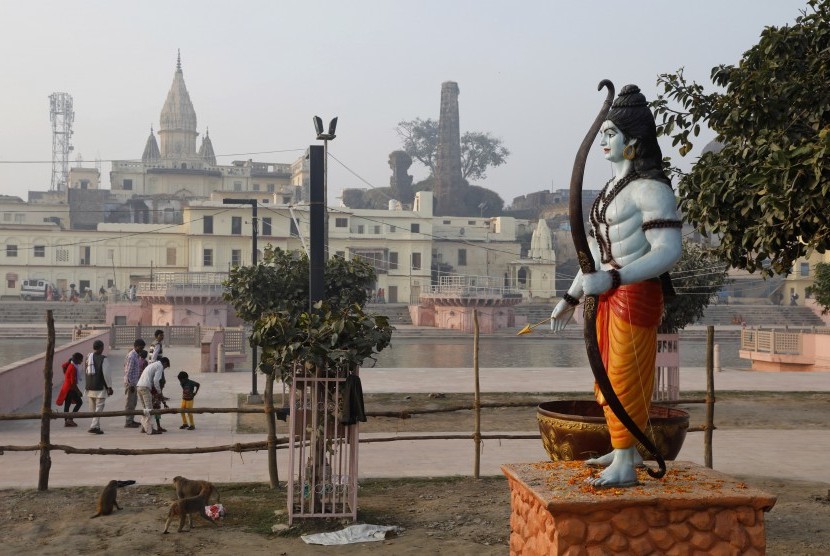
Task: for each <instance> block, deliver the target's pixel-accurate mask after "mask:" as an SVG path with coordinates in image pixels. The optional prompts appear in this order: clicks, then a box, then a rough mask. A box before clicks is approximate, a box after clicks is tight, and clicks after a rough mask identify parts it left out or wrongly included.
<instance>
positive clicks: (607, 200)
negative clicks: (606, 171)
mask: <svg viewBox="0 0 830 556" xmlns="http://www.w3.org/2000/svg"><path fill="white" fill-rule="evenodd" d="M638 178H640V174H638V173H637V172H631V173H630V174H627V175H625V176H623V177H622V178H620V179H619V180H618V181H617V183H615V184H614V187H612V188H611V189H610V190H609V189H608V186H610V185H611V182H613V181H614V178H611V179H610V180H608V183H606V184H605V187H603V188H602V192H600V194H599V196H598V197H597V198H596V199H595V200H594V204H593V205H591V216H590V221H591V228H592V229H593V231H594V236H595V238H596V240H597V243H598V244H599V252H600V259H601V261H602V262H603V264H608V263H611V264H612V265H613V266H614V267H617V268H619V265H617V263H616V261H614V256H613V254H612V253H611V234H610V228H611V227H610V226H609V225H608V221H607V220H606V217H605V213H606V212H607V211H608V206H609V205H610V204H611V202H612V201H613V200H614V199H615V198H616V197H617V195H619V193H620V191H622V190H623V189H624V188H625V186H627V185H628V184H629V183H631V182H632V181H634V180H636V179H638ZM600 206H601V207H602V208H600ZM602 225H605V233H604V234H603V233H602V228H601V226H602Z"/></svg>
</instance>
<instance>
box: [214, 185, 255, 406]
mask: <svg viewBox="0 0 830 556" xmlns="http://www.w3.org/2000/svg"><path fill="white" fill-rule="evenodd" d="M222 203H224V204H226V205H250V206H251V248H252V250H251V264H252V265H253V266H256V264H257V248H256V239H257V212H256V209H257V201H256V199H222ZM256 368H257V349H256V346H251V393H250V394H248V402H249V403H262V398H261V397H260V395H259V394H258V393H257V388H256Z"/></svg>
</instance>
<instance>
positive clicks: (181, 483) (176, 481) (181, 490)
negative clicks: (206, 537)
mask: <svg viewBox="0 0 830 556" xmlns="http://www.w3.org/2000/svg"><path fill="white" fill-rule="evenodd" d="M173 488H175V489H176V497H177V498H178V499H179V500H181V499H182V498H190V497H192V496H198V495H199V494H200V493H201V492H202V491H203V490H207V492H208V496H207V498H206V499H205V502H206V504H205V506H207V505H209V504H210V497H211V495H212V494H213V493H214V492H215V493H216V501H217V502H221V501H222V500H221V499H220V498H219V490H218V489H217V488H216V486H214V484H213V483H211V482H210V481H198V480H192V479H186V478H184V477H182V476H181V475H179V476H176V477H173ZM188 518H189V519H190V528H191V529H193V515H188Z"/></svg>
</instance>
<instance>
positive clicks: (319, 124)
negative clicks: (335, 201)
mask: <svg viewBox="0 0 830 556" xmlns="http://www.w3.org/2000/svg"><path fill="white" fill-rule="evenodd" d="M336 129H337V117H336V116H335V117H334V118H332V120H331V121H330V122H329V129H328V132H325V131H323V119H322V118H321V117H320V116H314V131H316V132H317V139H318V140H320V141H322V142H323V207H324V210H325V218H324V220H323V249H324V250H325V256H326V258H328V255H329V217H328V206H329V203H328V201H329V141H333V140H334V138H335V137H337V135H335V134H334V131H335V130H336Z"/></svg>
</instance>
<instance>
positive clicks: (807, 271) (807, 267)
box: [801, 263, 810, 276]
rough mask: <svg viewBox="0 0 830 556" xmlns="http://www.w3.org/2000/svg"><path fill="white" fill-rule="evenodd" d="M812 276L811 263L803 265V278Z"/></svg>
mask: <svg viewBox="0 0 830 556" xmlns="http://www.w3.org/2000/svg"><path fill="white" fill-rule="evenodd" d="M809 275H810V263H801V276H809Z"/></svg>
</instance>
